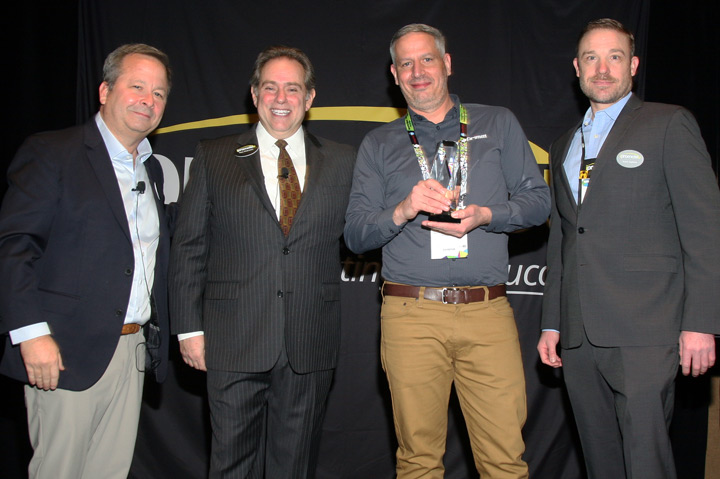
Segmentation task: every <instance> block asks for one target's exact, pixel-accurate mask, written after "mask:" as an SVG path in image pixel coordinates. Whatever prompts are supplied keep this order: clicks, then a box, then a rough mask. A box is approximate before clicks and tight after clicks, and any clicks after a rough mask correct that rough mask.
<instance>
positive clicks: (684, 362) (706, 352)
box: [680, 331, 715, 377]
mask: <svg viewBox="0 0 720 479" xmlns="http://www.w3.org/2000/svg"><path fill="white" fill-rule="evenodd" d="M714 364H715V336H713V335H712V334H707V333H696V332H693V331H682V332H681V333H680V365H681V366H682V373H683V374H684V375H685V376H687V375H689V374H690V373H691V372H692V375H693V377H697V376H699V375H701V374H705V373H706V372H707V370H708V369H710V368H711V367H713V365H714Z"/></svg>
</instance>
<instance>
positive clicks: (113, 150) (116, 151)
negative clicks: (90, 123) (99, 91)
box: [95, 112, 152, 163]
mask: <svg viewBox="0 0 720 479" xmlns="http://www.w3.org/2000/svg"><path fill="white" fill-rule="evenodd" d="M95 124H96V125H97V127H98V130H100V136H102V139H103V142H104V143H105V148H107V150H108V153H109V154H110V158H112V159H113V160H116V159H123V158H127V157H128V156H129V157H130V158H132V154H131V153H130V152H129V151H127V149H126V148H125V147H124V146H123V145H122V143H120V142H119V141H118V139H117V138H115V135H113V134H112V132H111V131H110V129H109V128H108V127H107V125H106V124H105V121H104V120H103V119H102V115H101V114H100V112H97V114H96V115H95ZM137 151H138V159H139V160H140V162H141V163H144V162H145V160H147V159H148V158H150V155H152V147H151V146H150V142H149V141H148V139H147V138H143V139H142V141H141V142H140V143H139V144H138V146H137Z"/></svg>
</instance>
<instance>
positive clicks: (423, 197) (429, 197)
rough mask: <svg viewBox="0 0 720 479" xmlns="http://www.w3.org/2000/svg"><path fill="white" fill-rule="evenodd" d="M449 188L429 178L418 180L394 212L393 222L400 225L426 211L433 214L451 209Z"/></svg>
mask: <svg viewBox="0 0 720 479" xmlns="http://www.w3.org/2000/svg"><path fill="white" fill-rule="evenodd" d="M446 192H447V190H446V189H445V188H443V186H442V185H441V184H440V183H438V182H437V180H433V179H428V180H422V181H418V183H417V184H416V185H415V186H413V189H412V191H411V192H410V194H409V195H407V197H406V198H405V199H404V200H402V201H401V202H400V203H399V204H398V205H397V206H396V207H395V211H394V212H393V222H394V223H395V224H396V225H398V226H400V225H403V224H405V223H407V222H408V221H410V220H412V219H414V218H415V217H416V216H417V215H418V213H420V212H421V211H424V212H426V213H430V214H433V215H437V214H440V213H442V212H443V211H449V210H450V200H449V199H447V198H445V193H446Z"/></svg>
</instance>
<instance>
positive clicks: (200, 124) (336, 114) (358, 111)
mask: <svg viewBox="0 0 720 479" xmlns="http://www.w3.org/2000/svg"><path fill="white" fill-rule="evenodd" d="M405 112H406V110H405V109H404V108H392V107H378V106H323V107H317V108H311V109H310V110H309V111H308V114H307V117H306V118H305V120H306V121H369V122H377V123H388V122H391V121H393V120H396V119H398V118H400V117H401V116H403V115H404V114H405ZM257 121H258V116H257V114H254V113H253V114H249V115H231V116H224V117H221V118H210V119H208V120H199V121H191V122H188V123H180V124H177V125H172V126H166V127H164V128H158V129H157V130H155V133H154V134H155V135H162V134H164V133H174V132H177V131H185V130H198V129H201V128H215V127H219V126H230V125H243V124H249V123H256V122H257ZM529 143H530V148H531V149H532V152H533V154H534V155H535V161H537V162H538V164H540V165H547V164H548V154H547V152H546V151H545V150H543V149H542V148H540V147H539V146H537V145H536V144H535V143H533V142H531V141H530V142H529ZM546 179H547V178H546Z"/></svg>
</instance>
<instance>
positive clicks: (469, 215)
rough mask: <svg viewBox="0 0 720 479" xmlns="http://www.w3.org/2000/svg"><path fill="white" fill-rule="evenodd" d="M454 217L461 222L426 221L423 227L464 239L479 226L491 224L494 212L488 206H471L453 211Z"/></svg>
mask: <svg viewBox="0 0 720 479" xmlns="http://www.w3.org/2000/svg"><path fill="white" fill-rule="evenodd" d="M452 217H453V218H457V219H459V220H461V221H460V223H445V222H442V221H429V220H426V221H423V222H422V225H423V226H425V227H427V228H430V229H431V230H435V231H439V232H440V233H444V234H446V235H450V236H455V237H457V238H462V237H463V236H464V235H466V234H467V233H469V232H470V231H472V230H474V229H475V228H477V227H478V226H482V225H487V224H490V220H492V211H491V210H490V208H488V207H487V206H478V205H469V206H467V207H466V208H464V209H462V210H456V211H453V213H452Z"/></svg>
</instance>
